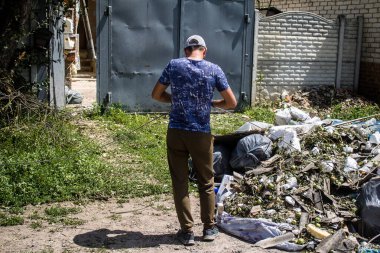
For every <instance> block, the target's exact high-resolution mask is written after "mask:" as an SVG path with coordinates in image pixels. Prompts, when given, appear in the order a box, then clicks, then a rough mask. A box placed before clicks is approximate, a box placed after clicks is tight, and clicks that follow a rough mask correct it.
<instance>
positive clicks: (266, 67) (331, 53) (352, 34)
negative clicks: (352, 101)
mask: <svg viewBox="0 0 380 253" xmlns="http://www.w3.org/2000/svg"><path fill="white" fill-rule="evenodd" d="M338 26H339V25H338V23H337V21H331V20H327V19H324V18H322V17H320V16H317V15H315V14H312V13H305V12H288V13H282V14H278V15H275V16H272V17H263V18H261V19H260V22H259V38H258V55H257V57H258V64H257V66H258V67H257V72H258V75H259V76H260V75H261V77H263V78H262V80H260V81H259V82H258V83H257V85H258V86H260V87H258V93H260V92H261V93H265V94H267V95H268V94H271V96H277V95H278V94H276V93H277V92H281V91H282V90H283V89H287V90H293V89H298V88H299V87H305V86H316V85H334V83H335V78H336V64H337V52H338V40H339V39H338V34H339V27H338ZM356 29H357V23H356V22H353V21H348V22H347V25H346V29H345V44H344V47H343V50H344V57H343V68H342V87H348V88H351V89H352V88H353V83H354V65H355V51H356Z"/></svg>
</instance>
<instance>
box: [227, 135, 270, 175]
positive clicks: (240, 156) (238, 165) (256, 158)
mask: <svg viewBox="0 0 380 253" xmlns="http://www.w3.org/2000/svg"><path fill="white" fill-rule="evenodd" d="M271 155H272V141H271V140H270V139H269V138H268V137H266V136H263V135H261V134H251V135H248V136H246V137H244V138H242V139H240V140H239V142H238V143H237V145H236V147H235V149H234V150H233V151H232V154H231V159H230V165H231V167H232V169H234V170H237V171H246V170H248V169H252V168H255V167H256V166H257V165H259V164H260V162H261V161H265V160H267V159H268V158H270V157H271Z"/></svg>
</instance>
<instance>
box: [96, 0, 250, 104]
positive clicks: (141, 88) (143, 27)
mask: <svg viewBox="0 0 380 253" xmlns="http://www.w3.org/2000/svg"><path fill="white" fill-rule="evenodd" d="M252 5H253V1H252V0H240V1H239V0H234V1H232V0H108V1H98V5H97V30H98V32H97V36H98V38H97V54H98V66H97V72H98V73H97V74H98V83H97V99H98V103H103V102H109V101H111V102H112V103H120V104H122V105H124V106H125V107H126V108H127V109H129V110H131V111H165V110H168V105H165V104H161V103H157V102H155V101H153V100H152V99H151V97H150V94H151V90H152V88H153V86H154V85H155V83H156V81H157V79H158V78H159V76H160V74H161V72H162V70H163V68H164V67H165V66H166V64H167V63H168V61H169V60H170V59H171V58H177V57H182V56H184V55H183V48H182V47H183V44H184V41H185V40H186V38H187V37H188V36H190V35H192V34H199V35H201V36H203V37H204V38H205V40H206V43H207V45H208V52H207V57H206V59H207V60H209V61H212V62H214V63H216V64H218V65H220V66H221V67H222V69H223V70H224V71H225V73H226V75H227V79H228V81H229V83H230V84H231V86H232V89H233V90H234V92H235V95H236V97H237V98H239V99H242V98H243V97H244V98H245V99H246V100H247V101H249V100H250V90H251V85H252V84H251V77H252V54H253V52H252V50H253V22H254V20H255V19H254V17H253V15H254V11H253V6H252ZM242 94H243V95H242Z"/></svg>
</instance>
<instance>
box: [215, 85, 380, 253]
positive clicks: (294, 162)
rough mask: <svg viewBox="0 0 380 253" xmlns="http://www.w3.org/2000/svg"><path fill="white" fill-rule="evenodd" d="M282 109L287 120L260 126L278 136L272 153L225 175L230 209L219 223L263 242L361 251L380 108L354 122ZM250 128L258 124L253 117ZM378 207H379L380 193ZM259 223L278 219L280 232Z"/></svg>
mask: <svg viewBox="0 0 380 253" xmlns="http://www.w3.org/2000/svg"><path fill="white" fill-rule="evenodd" d="M311 92H312V91H311ZM296 98H297V96H294V95H293V97H292V99H293V100H294V99H296ZM326 99H327V100H328V98H325V99H324V100H326ZM317 100H318V99H317ZM299 101H300V100H299ZM305 104H306V102H305ZM305 104H304V105H305ZM292 112H293V113H292ZM276 116H278V120H277V123H279V124H287V125H281V126H268V125H265V127H266V128H265V130H264V133H263V132H262V131H261V134H262V136H264V137H265V136H268V138H269V139H271V140H272V142H273V144H272V148H271V150H272V155H273V156H272V157H270V158H269V159H267V160H266V159H264V158H263V157H261V158H262V159H261V160H260V161H259V160H258V159H255V163H254V164H253V165H252V163H251V165H250V166H247V167H245V168H244V170H241V169H240V170H238V172H240V173H241V175H239V176H238V178H237V179H235V177H234V176H225V178H223V181H222V184H221V187H220V189H219V191H218V194H217V202H218V205H219V206H223V208H224V212H219V215H218V217H219V218H218V221H219V222H218V225H219V226H220V227H221V228H222V229H225V230H226V231H227V232H230V233H232V234H234V235H236V236H240V237H242V238H243V239H246V240H250V241H252V242H254V243H256V245H259V246H262V247H263V248H268V247H276V248H279V249H285V250H288V251H292V250H294V251H298V250H300V249H307V250H311V251H316V252H329V251H331V250H338V249H340V250H342V249H345V250H346V252H351V251H354V250H355V249H357V248H358V247H359V244H358V242H357V241H356V239H355V237H353V236H352V235H357V238H360V240H361V241H363V240H365V239H363V237H361V236H359V235H358V234H357V233H358V232H360V231H359V228H358V227H359V226H360V224H361V217H360V210H358V206H357V203H356V198H357V196H358V193H359V190H360V188H361V187H362V185H363V184H364V183H365V182H368V181H369V180H371V178H372V177H375V176H376V175H377V173H378V168H379V165H380V162H379V161H380V155H379V152H378V150H379V146H380V145H379V144H380V134H379V131H380V121H378V119H379V115H375V117H377V119H376V118H375V117H374V118H368V119H366V121H358V120H354V121H351V122H349V123H344V122H342V121H339V120H327V121H326V120H325V121H322V120H320V119H315V120H312V121H310V120H311V119H312V118H311V117H307V115H305V113H304V112H303V111H302V110H300V109H298V108H295V107H291V108H288V109H287V110H283V111H280V113H278V114H277V115H276ZM306 121H310V122H308V123H306ZM289 124H293V125H289ZM294 124H296V125H294ZM255 125H264V124H263V123H260V122H255ZM243 129H249V130H252V129H251V128H249V127H248V126H247V125H246V124H245V126H244V128H243ZM261 130H262V129H261ZM240 131H241V130H240ZM219 145H220V143H219ZM246 146H247V147H249V144H246ZM246 151H247V153H253V151H252V150H246ZM248 157H249V156H248ZM243 158H244V157H240V158H239V159H240V161H239V162H240V164H244V162H243V161H242V160H241V159H243ZM249 159H250V158H249ZM235 171H236V170H235ZM235 176H236V172H235ZM378 190H379V189H377V191H378ZM371 203H372V204H373V202H371ZM376 208H377V209H376V210H380V209H379V208H380V201H378V202H377V206H376ZM366 210H367V209H366ZM374 215H377V216H378V213H376V214H374ZM376 220H378V219H377V218H376ZM268 222H269V223H268ZM258 224H261V225H260V226H264V227H265V226H266V225H267V224H270V225H271V226H275V227H276V229H277V230H276V233H272V234H265V236H262V235H261V236H257V231H254V230H253V228H254V229H258V227H259V225H258ZM274 224H277V225H274ZM284 224H286V225H284ZM367 226H368V224H367ZM376 228H378V227H376ZM243 231H245V232H244V233H243ZM252 233H253V234H254V235H252ZM243 234H244V235H243ZM361 234H362V235H363V233H361ZM272 237H273V238H272ZM268 238H270V239H268ZM264 239H267V240H264ZM261 240H263V241H261ZM343 241H345V244H342V242H343ZM294 245H298V246H297V247H294ZM350 247H352V248H350Z"/></svg>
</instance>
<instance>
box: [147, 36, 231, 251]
mask: <svg viewBox="0 0 380 253" xmlns="http://www.w3.org/2000/svg"><path fill="white" fill-rule="evenodd" d="M184 50H185V55H186V57H184V58H179V59H173V60H171V61H170V62H169V64H168V65H167V66H166V68H165V69H164V71H163V73H162V75H161V77H160V78H159V80H158V82H157V83H156V85H155V87H154V89H153V91H152V98H153V99H155V100H158V101H160V102H164V103H171V112H170V119H169V127H168V131H167V137H166V142H167V156H168V163H169V170H170V174H171V178H172V184H173V194H174V203H175V207H176V211H177V216H178V220H179V223H180V226H181V229H180V230H179V231H178V233H177V238H178V239H179V240H180V241H181V242H182V243H183V244H184V245H187V246H188V245H194V244H195V242H194V233H193V224H194V221H193V217H192V215H191V209H190V199H189V191H188V190H189V189H188V176H189V168H188V158H189V155H190V156H191V158H192V161H193V167H194V171H195V173H196V177H197V182H198V189H199V196H200V207H201V220H202V223H203V226H204V227H203V240H205V241H213V240H214V239H215V237H216V236H217V235H218V229H217V227H216V226H215V220H214V209H215V193H214V175H213V164H212V160H213V137H212V135H211V129H210V111H211V107H212V106H214V107H220V108H223V109H232V108H235V106H236V99H235V96H234V94H233V92H232V90H231V88H230V87H229V85H228V82H227V79H226V76H225V74H224V73H223V71H222V69H221V68H220V67H219V66H218V65H216V64H213V63H211V62H208V61H206V60H204V58H205V56H206V51H207V47H206V43H205V41H204V40H203V38H202V37H201V36H199V35H193V36H190V37H189V38H188V39H187V40H186V44H185V49H184ZM169 85H171V94H170V93H167V92H166V89H167V88H168V86H169ZM215 88H216V89H217V90H218V91H219V92H220V94H221V95H222V97H223V99H218V100H212V98H213V92H214V89H215Z"/></svg>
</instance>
